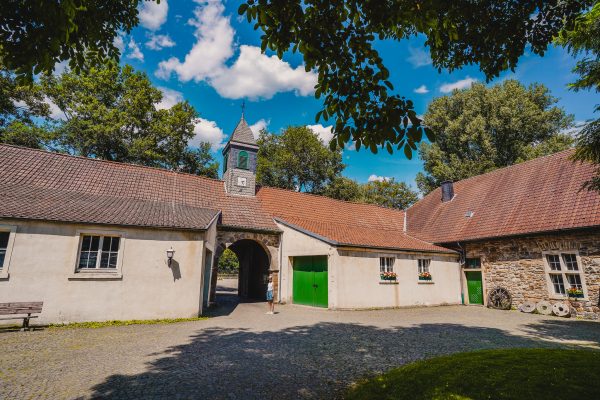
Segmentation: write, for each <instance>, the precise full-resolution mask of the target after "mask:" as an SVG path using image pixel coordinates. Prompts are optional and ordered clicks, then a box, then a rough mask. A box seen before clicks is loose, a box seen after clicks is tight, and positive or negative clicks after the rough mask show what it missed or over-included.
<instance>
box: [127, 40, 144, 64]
mask: <svg viewBox="0 0 600 400" xmlns="http://www.w3.org/2000/svg"><path fill="white" fill-rule="evenodd" d="M127 48H128V49H129V54H127V58H131V59H134V60H139V61H144V53H142V51H141V50H140V47H139V46H138V44H137V43H136V42H135V40H133V38H131V39H130V40H129V44H128V45H127Z"/></svg>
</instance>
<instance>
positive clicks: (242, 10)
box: [238, 3, 248, 15]
mask: <svg viewBox="0 0 600 400" xmlns="http://www.w3.org/2000/svg"><path fill="white" fill-rule="evenodd" d="M247 9H248V4H246V3H242V4H240V6H239V7H238V14H239V15H242V14H244V13H245V12H246V10H247Z"/></svg>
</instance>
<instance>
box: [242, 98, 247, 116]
mask: <svg viewBox="0 0 600 400" xmlns="http://www.w3.org/2000/svg"><path fill="white" fill-rule="evenodd" d="M245 108H246V100H242V118H243V117H244V109H245Z"/></svg>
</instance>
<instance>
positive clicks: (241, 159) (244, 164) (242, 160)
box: [237, 150, 248, 169]
mask: <svg viewBox="0 0 600 400" xmlns="http://www.w3.org/2000/svg"><path fill="white" fill-rule="evenodd" d="M237 167H238V168H239V169H248V152H247V151H243V150H242V151H240V153H239V154H238V162H237Z"/></svg>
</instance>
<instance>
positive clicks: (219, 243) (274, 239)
mask: <svg viewBox="0 0 600 400" xmlns="http://www.w3.org/2000/svg"><path fill="white" fill-rule="evenodd" d="M242 239H250V240H254V241H255V242H257V243H258V244H259V245H261V246H262V247H263V249H265V251H266V252H267V254H268V255H269V272H270V273H271V275H272V276H273V297H274V298H275V299H278V295H279V286H278V285H279V241H280V234H279V233H262V232H251V231H233V230H221V229H219V230H217V240H216V246H215V249H216V250H215V258H214V261H213V266H212V279H211V288H210V301H214V300H215V295H216V289H217V274H218V266H219V258H220V257H221V255H222V254H223V252H224V251H225V249H226V248H228V247H229V246H231V245H232V244H234V243H235V242H237V241H238V240H242Z"/></svg>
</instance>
